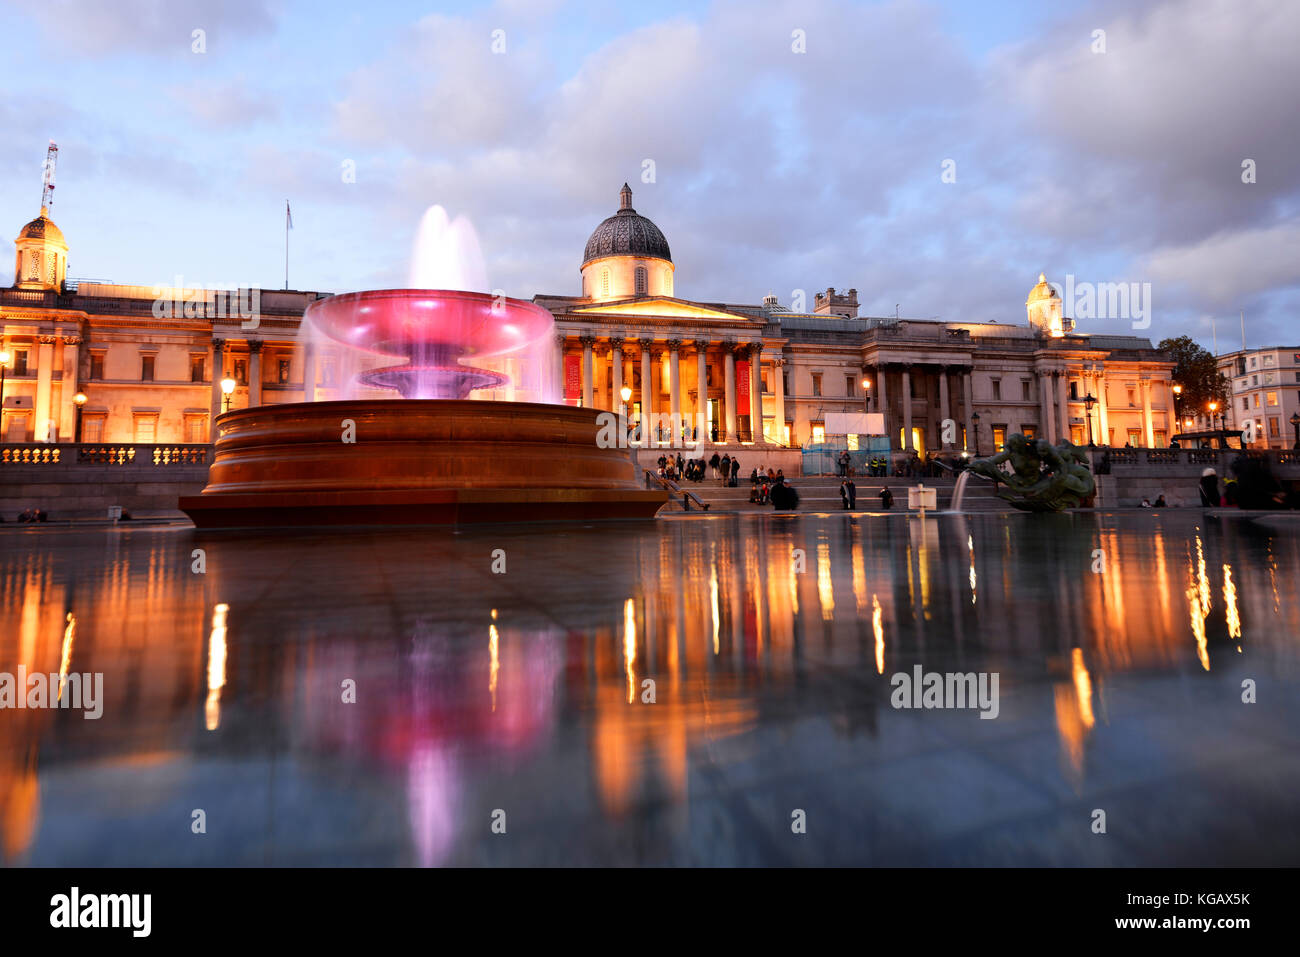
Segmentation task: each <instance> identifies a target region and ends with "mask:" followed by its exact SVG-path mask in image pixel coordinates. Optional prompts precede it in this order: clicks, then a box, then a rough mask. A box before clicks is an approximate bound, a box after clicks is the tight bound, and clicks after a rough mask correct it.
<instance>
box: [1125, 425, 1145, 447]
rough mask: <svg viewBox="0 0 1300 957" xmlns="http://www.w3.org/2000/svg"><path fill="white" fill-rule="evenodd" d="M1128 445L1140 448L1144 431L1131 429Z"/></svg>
mask: <svg viewBox="0 0 1300 957" xmlns="http://www.w3.org/2000/svg"><path fill="white" fill-rule="evenodd" d="M1128 444H1129V445H1137V446H1140V445H1141V444H1142V430H1141V429H1129V430H1128Z"/></svg>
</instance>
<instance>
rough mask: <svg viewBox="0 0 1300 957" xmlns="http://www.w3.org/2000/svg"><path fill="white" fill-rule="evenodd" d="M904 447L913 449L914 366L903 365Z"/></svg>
mask: <svg viewBox="0 0 1300 957" xmlns="http://www.w3.org/2000/svg"><path fill="white" fill-rule="evenodd" d="M903 448H904V449H907V450H908V451H909V452H910V451H911V449H912V367H911V366H903Z"/></svg>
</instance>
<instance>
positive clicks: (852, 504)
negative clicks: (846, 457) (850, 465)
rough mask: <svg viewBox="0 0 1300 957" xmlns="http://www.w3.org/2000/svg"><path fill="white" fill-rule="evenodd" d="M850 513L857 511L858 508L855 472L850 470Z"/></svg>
mask: <svg viewBox="0 0 1300 957" xmlns="http://www.w3.org/2000/svg"><path fill="white" fill-rule="evenodd" d="M847 487H848V490H849V511H855V510H856V509H857V507H858V487H857V485H855V484H854V482H853V471H852V470H851V469H850V470H849V481H848V486H847Z"/></svg>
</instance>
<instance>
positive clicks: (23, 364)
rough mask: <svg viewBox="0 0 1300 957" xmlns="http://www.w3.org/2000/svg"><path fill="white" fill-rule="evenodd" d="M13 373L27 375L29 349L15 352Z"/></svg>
mask: <svg viewBox="0 0 1300 957" xmlns="http://www.w3.org/2000/svg"><path fill="white" fill-rule="evenodd" d="M12 374H13V375H27V350H26V349H18V350H16V351H15V352H14V371H13V373H12Z"/></svg>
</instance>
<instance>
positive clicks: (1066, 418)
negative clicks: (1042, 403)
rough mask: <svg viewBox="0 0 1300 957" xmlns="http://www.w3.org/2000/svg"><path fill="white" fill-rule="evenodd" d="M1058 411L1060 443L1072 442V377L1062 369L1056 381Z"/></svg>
mask: <svg viewBox="0 0 1300 957" xmlns="http://www.w3.org/2000/svg"><path fill="white" fill-rule="evenodd" d="M1056 403H1057V408H1056V411H1057V412H1058V413H1060V416H1061V437H1060V439H1059V440H1058V441H1060V442H1068V441H1070V376H1069V374H1068V373H1067V372H1066V371H1065V370H1064V369H1062V370H1061V371H1060V372H1058V373H1057V379H1056Z"/></svg>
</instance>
